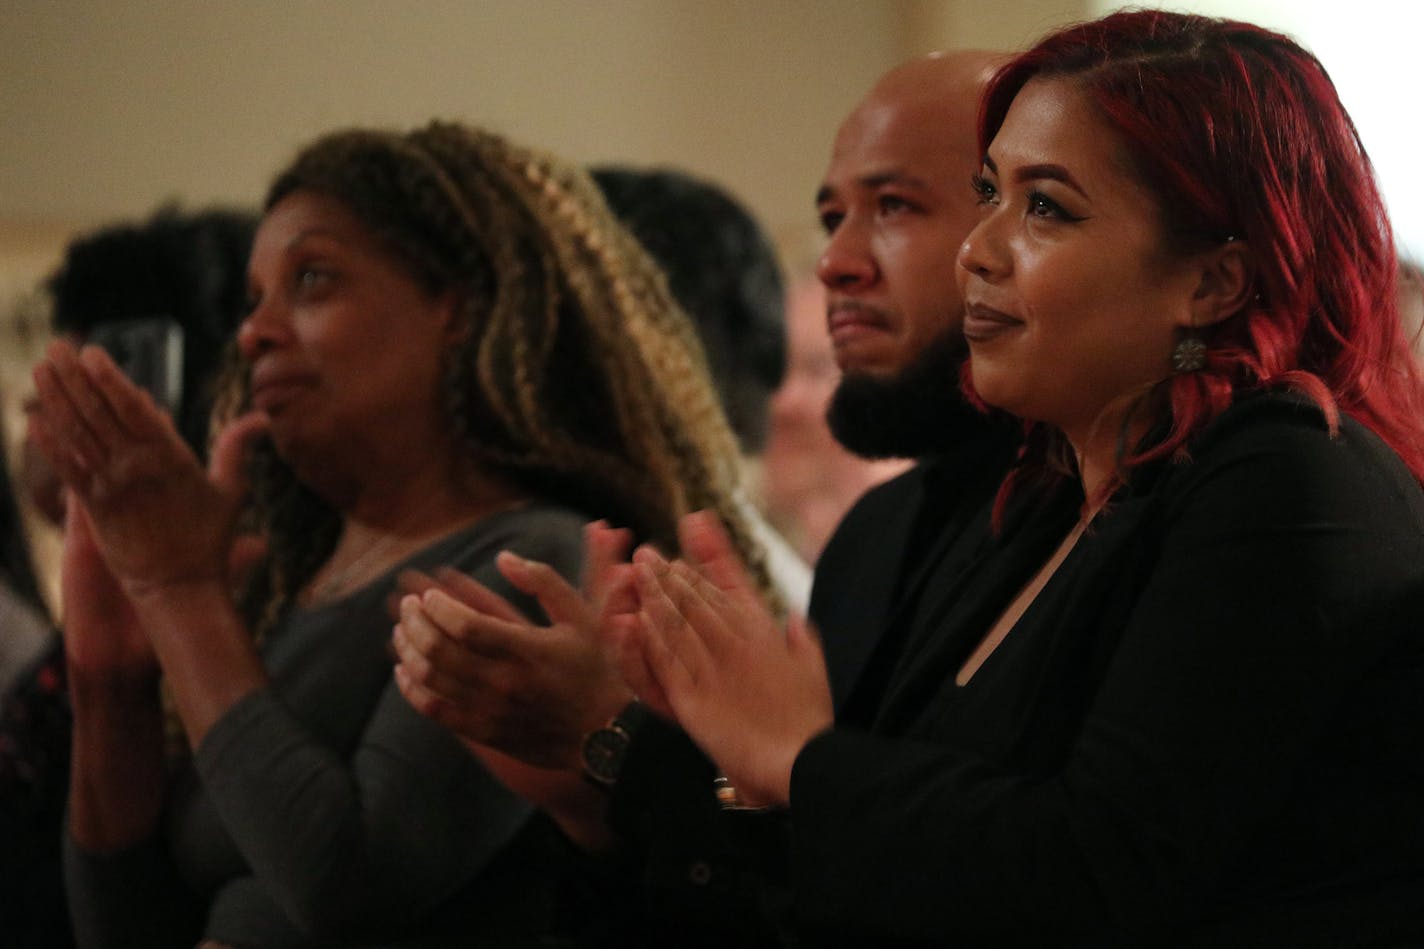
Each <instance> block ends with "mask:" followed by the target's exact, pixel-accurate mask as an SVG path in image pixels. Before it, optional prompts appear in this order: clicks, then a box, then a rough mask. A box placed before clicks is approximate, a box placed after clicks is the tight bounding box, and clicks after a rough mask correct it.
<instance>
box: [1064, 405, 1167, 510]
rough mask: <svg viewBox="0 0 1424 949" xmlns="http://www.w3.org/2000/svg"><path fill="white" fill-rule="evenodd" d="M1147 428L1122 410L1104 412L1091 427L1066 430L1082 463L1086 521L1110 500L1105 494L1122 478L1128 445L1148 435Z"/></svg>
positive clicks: (1079, 464)
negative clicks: (1125, 426)
mask: <svg viewBox="0 0 1424 949" xmlns="http://www.w3.org/2000/svg"><path fill="white" fill-rule="evenodd" d="M1124 423H1126V424H1127V429H1126V430H1124V428H1123V426H1124ZM1147 427H1148V423H1147V422H1146V421H1143V420H1140V419H1139V420H1135V421H1128V420H1127V418H1126V416H1125V414H1124V413H1123V412H1121V411H1119V412H1111V411H1104V412H1102V413H1100V414H1099V415H1098V416H1097V417H1096V418H1095V419H1094V420H1093V421H1092V422H1090V423H1089V424H1087V425H1084V426H1081V427H1078V428H1073V429H1069V428H1064V429H1063V434H1064V436H1065V437H1066V438H1067V439H1068V443H1069V444H1070V445H1071V446H1072V447H1073V455H1074V457H1075V458H1076V459H1077V462H1078V480H1079V482H1080V483H1081V485H1082V488H1083V497H1084V499H1085V504H1086V506H1085V508H1084V511H1083V518H1084V520H1090V519H1091V518H1092V517H1093V515H1095V514H1097V512H1098V511H1099V510H1101V508H1102V506H1103V504H1104V503H1105V501H1106V500H1107V499H1106V497H1105V496H1104V491H1105V489H1107V488H1109V487H1110V486H1111V485H1112V483H1113V480H1114V479H1115V478H1116V477H1117V475H1118V471H1119V468H1120V456H1121V452H1122V445H1123V444H1124V442H1125V443H1126V444H1128V445H1134V444H1136V443H1137V442H1138V441H1139V440H1140V439H1141V438H1142V437H1143V436H1144V435H1146V433H1147Z"/></svg>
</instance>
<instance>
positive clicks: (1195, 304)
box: [1185, 240, 1256, 329]
mask: <svg viewBox="0 0 1424 949" xmlns="http://www.w3.org/2000/svg"><path fill="white" fill-rule="evenodd" d="M1197 273H1198V275H1199V279H1198V282H1197V287H1196V290H1195V291H1194V292H1193V294H1192V299H1191V303H1190V305H1189V306H1188V307H1187V310H1186V314H1187V316H1188V318H1189V319H1190V322H1189V323H1188V324H1187V325H1186V327H1185V328H1188V329H1192V328H1198V329H1199V328H1201V327H1203V326H1211V325H1212V324H1214V323H1220V322H1221V321H1222V320H1224V319H1227V318H1228V317H1231V316H1235V315H1236V314H1237V313H1240V312H1241V311H1242V310H1243V309H1245V308H1246V304H1247V302H1248V301H1249V300H1250V299H1251V294H1252V293H1254V292H1255V284H1256V262H1255V259H1254V258H1253V257H1252V256H1251V249H1250V248H1249V247H1247V246H1246V242H1245V241H1239V240H1229V241H1227V242H1226V243H1225V244H1220V245H1217V246H1215V247H1212V248H1211V249H1210V250H1207V251H1205V252H1203V253H1202V254H1201V256H1200V257H1198V270H1197Z"/></svg>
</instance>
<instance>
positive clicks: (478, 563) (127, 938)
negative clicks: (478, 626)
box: [66, 505, 584, 949]
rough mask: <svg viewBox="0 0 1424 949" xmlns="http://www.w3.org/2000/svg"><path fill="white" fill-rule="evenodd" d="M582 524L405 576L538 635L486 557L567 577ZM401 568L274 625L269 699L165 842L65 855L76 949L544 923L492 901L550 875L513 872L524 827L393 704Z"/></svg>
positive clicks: (529, 521)
mask: <svg viewBox="0 0 1424 949" xmlns="http://www.w3.org/2000/svg"><path fill="white" fill-rule="evenodd" d="M583 521H584V517H583V516H581V515H579V514H577V513H574V512H572V511H569V510H566V509H562V508H556V507H551V506H538V505H536V506H530V507H526V508H522V509H519V510H514V511H508V512H504V513H501V514H498V515H494V516H492V517H489V518H487V519H485V520H483V521H481V522H480V523H478V524H476V525H474V526H473V527H471V528H469V529H467V530H464V531H462V532H460V533H458V534H455V535H452V536H450V537H447V538H445V539H444V540H441V541H439V542H437V543H436V544H434V545H432V546H431V547H429V548H427V549H426V550H424V551H422V552H420V553H418V554H416V555H415V556H413V557H412V558H410V559H409V560H408V561H407V562H406V563H405V564H403V565H402V567H401V568H403V567H406V566H413V567H422V568H431V567H434V566H437V565H441V564H448V565H451V566H454V567H457V568H459V569H461V570H463V571H465V572H466V573H469V574H471V575H472V576H474V577H476V578H477V579H479V580H480V581H481V582H483V583H485V584H486V585H488V586H490V587H491V588H493V589H495V590H497V591H498V592H500V593H502V594H504V595H506V596H508V597H510V598H511V599H512V600H513V601H514V602H516V603H518V604H520V605H521V606H523V607H525V608H526V609H527V610H529V611H531V612H532V613H533V614H534V615H538V613H537V608H535V607H533V606H532V605H531V604H530V603H529V602H528V601H527V600H524V599H523V598H521V597H519V596H518V595H517V594H515V593H514V592H513V590H512V589H511V588H510V587H509V586H508V585H507V584H506V583H505V582H504V581H503V579H502V578H501V577H500V576H499V575H498V573H497V572H496V571H495V569H494V556H495V554H497V553H498V552H499V551H501V550H506V549H509V550H514V551H516V552H518V553H520V554H522V555H524V556H527V557H531V558H533V559H537V560H542V561H544V562H546V563H549V564H551V565H553V566H554V567H555V568H556V569H558V570H559V571H560V572H561V573H563V574H564V575H565V576H570V577H572V576H574V575H576V573H577V571H578V568H579V563H580V559H581V543H582V524H583ZM401 568H397V569H393V570H392V571H391V572H390V573H388V574H387V575H386V576H384V577H382V578H381V579H379V580H377V581H375V582H374V583H372V584H370V585H369V586H367V587H365V588H364V589H362V590H359V591H357V592H356V593H354V594H352V595H351V596H349V597H346V598H344V599H342V600H339V601H336V602H333V603H330V604H324V605H322V606H320V607H315V608H311V609H305V610H297V611H294V612H292V613H291V614H290V615H288V616H287V617H286V618H285V619H284V620H283V621H282V622H281V623H280V624H278V626H277V627H276V628H275V629H274V630H273V632H272V635H271V636H269V637H268V639H267V642H266V644H265V645H264V647H263V658H264V661H265V664H266V666H267V669H268V673H269V675H270V677H271V682H270V684H269V685H268V686H267V687H265V688H263V689H261V690H259V691H257V692H255V693H253V694H251V695H249V696H247V697H245V698H244V699H243V700H242V701H240V702H239V703H238V704H237V705H235V706H234V707H233V708H232V709H230V710H229V711H228V712H227V714H226V715H224V716H223V718H222V719H221V720H219V721H218V722H217V723H216V724H215V725H214V726H213V728H212V729H211V730H210V731H209V733H208V734H207V736H206V737H205V739H204V740H203V743H202V744H201V745H200V746H199V747H198V749H197V750H196V752H195V754H194V756H193V760H192V761H191V762H186V763H185V764H184V766H183V767H182V768H181V770H180V771H179V772H178V773H177V774H176V775H175V776H174V779H173V784H172V800H171V801H170V802H169V805H168V808H167V811H166V815H165V818H164V823H163V826H162V833H161V834H159V835H155V838H154V839H151V840H149V841H146V842H144V843H142V844H140V845H137V846H135V847H133V848H131V849H128V850H125V851H123V852H121V853H118V854H113V855H106V856H99V855H95V854H88V853H85V852H83V851H81V850H79V848H78V847H77V846H75V845H74V844H73V842H72V841H70V842H69V844H68V846H67V853H66V877H67V884H68V887H69V900H70V906H71V913H72V915H73V916H74V919H75V924H76V929H77V932H78V935H79V938H80V942H81V945H83V946H85V947H98V946H120V945H126V946H127V945H143V946H149V947H155V949H158V947H163V946H184V947H188V946H192V945H193V944H194V943H195V942H196V941H197V940H198V939H199V938H200V936H201V937H202V938H208V939H214V940H218V941H220V942H223V943H228V944H230V945H233V946H238V947H245V946H252V947H256V946H262V947H277V946H284V947H285V946H292V947H296V946H318V945H332V944H342V945H349V944H353V943H357V944H382V945H401V946H437V945H447V944H461V945H469V944H471V942H472V941H477V939H476V937H478V936H479V935H480V932H481V928H482V926H489V927H493V928H496V929H500V928H504V929H507V930H509V931H510V932H514V931H518V930H520V929H521V928H522V927H523V926H524V923H523V922H521V921H519V920H518V919H514V917H517V916H519V915H520V914H521V913H524V914H526V915H527V916H528V918H529V919H532V918H533V917H535V916H537V915H538V909H537V908H529V907H523V908H516V907H515V903H517V901H518V900H519V899H522V898H524V897H525V895H526V894H525V892H523V891H528V890H530V886H528V885H522V886H521V892H520V894H519V896H517V897H516V896H510V897H509V898H508V899H506V898H505V897H504V896H501V895H500V894H506V891H509V890H510V889H511V887H512V886H513V884H512V882H511V881H512V880H514V879H516V878H521V877H520V874H519V873H515V872H513V871H510V870H509V868H508V867H507V866H505V865H508V864H511V863H512V864H513V865H516V866H517V867H521V868H523V871H530V868H531V867H548V866H549V861H548V860H546V859H544V857H543V856H539V857H529V856H527V855H525V856H521V855H518V854H514V855H511V854H509V853H508V851H511V850H515V851H518V850H520V849H521V848H523V849H528V846H529V838H530V834H529V833H528V831H529V826H528V825H529V817H530V809H529V807H528V806H527V805H526V804H525V803H524V802H523V801H521V800H519V799H518V798H517V797H515V796H514V795H512V794H510V793H509V792H508V791H506V790H505V789H504V788H503V787H501V786H500V785H498V784H497V783H496V782H495V781H494V779H493V778H491V777H490V776H489V775H487V774H486V773H485V772H484V770H483V769H482V768H481V766H480V765H479V764H478V762H477V761H476V760H475V759H474V757H473V756H471V755H470V754H469V753H468V752H467V751H466V750H465V748H464V747H463V746H462V745H461V744H460V743H459V741H458V740H456V739H455V738H454V737H453V736H452V735H451V734H450V733H449V732H447V731H446V730H445V729H444V728H443V727H441V726H439V725H436V724H434V723H433V722H430V721H428V720H427V719H425V718H423V717H421V716H420V715H418V714H417V713H416V712H415V711H414V710H413V709H412V708H411V707H410V706H409V705H408V704H407V703H406V702H405V700H404V699H403V698H402V696H401V695H400V693H399V691H398V689H397V688H396V686H395V684H394V680H393V677H392V675H391V666H392V659H391V655H390V653H389V640H390V635H391V628H392V620H391V619H390V617H389V615H388V614H387V612H386V608H385V603H384V601H385V598H386V596H387V595H388V594H389V593H390V592H391V590H392V588H393V585H394V582H395V576H396V574H397V573H398V572H399V569H401ZM517 835H518V836H519V837H520V840H521V841H523V843H520V844H516V846H514V847H513V848H511V846H510V845H511V842H512V841H515V838H516V836H517ZM495 865H499V866H500V867H502V868H503V869H498V870H496V869H495ZM486 870H489V871H490V872H489V873H485V874H484V879H481V875H482V873H483V872H484V871H486ZM524 875H525V877H527V876H528V872H525V874H524ZM525 883H526V884H527V883H528V880H527V879H525ZM535 889H537V887H535ZM521 918H522V917H521ZM512 919H513V920H514V921H511V920H512ZM531 925H532V923H531Z"/></svg>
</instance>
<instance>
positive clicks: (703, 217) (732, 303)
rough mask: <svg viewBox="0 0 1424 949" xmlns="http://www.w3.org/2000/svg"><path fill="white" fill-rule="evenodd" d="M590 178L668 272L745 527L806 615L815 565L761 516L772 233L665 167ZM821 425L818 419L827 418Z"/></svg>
mask: <svg viewBox="0 0 1424 949" xmlns="http://www.w3.org/2000/svg"><path fill="white" fill-rule="evenodd" d="M592 175H593V180H594V181H595V182H597V184H598V187H599V189H600V190H602V192H603V196H604V198H605V199H606V200H607V201H608V206H609V207H610V208H612V209H613V213H614V214H615V215H617V216H618V219H619V220H620V221H621V222H622V223H623V226H624V227H627V228H628V229H629V230H630V231H632V232H633V236H634V237H636V238H638V242H639V243H640V244H642V245H643V247H644V248H646V249H647V251H648V253H649V254H651V255H652V257H653V260H655V261H656V262H657V264H658V266H659V267H660V268H662V271H663V273H665V274H666V275H667V280H668V288H669V289H670V290H671V291H672V295H673V298H674V299H676V300H677V302H678V304H679V305H680V306H681V307H682V308H683V309H684V310H686V311H687V314H688V315H689V316H691V317H692V321H693V323H695V324H696V325H697V335H698V337H699V339H700V340H701V342H702V348H703V349H704V350H705V351H706V353H707V364H708V368H709V369H710V371H711V373H712V381H713V383H714V384H715V385H716V386H717V394H718V396H719V397H720V398H721V400H722V408H723V409H724V410H725V411H726V413H727V419H728V421H729V422H730V423H731V425H732V431H733V432H734V433H735V434H736V436H737V443H738V444H739V445H740V446H741V449H742V457H743V459H744V460H745V461H746V468H747V470H746V475H747V484H748V494H749V495H759V496H760V497H757V496H748V497H747V498H746V499H745V501H746V503H745V505H744V507H745V511H746V515H747V520H748V523H749V524H751V526H752V529H753V530H754V531H755V532H756V537H757V541H758V542H759V543H760V544H761V545H762V547H763V548H764V549H765V550H766V555H767V567H768V569H769V570H770V571H771V577H772V582H773V583H775V584H776V587H777V589H778V590H779V591H780V593H781V595H782V598H783V599H784V601H785V602H786V604H787V606H789V607H791V608H793V609H795V610H797V611H800V612H805V609H806V605H807V603H808V602H809V600H810V596H811V568H810V567H809V566H808V562H807V560H805V559H804V558H803V557H801V556H800V555H799V554H798V553H797V551H795V550H793V549H792V548H791V546H789V545H788V544H787V542H786V540H785V539H783V537H782V536H781V535H780V534H779V533H777V531H776V530H775V529H773V526H772V525H771V524H769V523H768V522H767V520H766V519H765V518H764V517H763V516H762V514H761V513H760V508H761V506H762V504H761V498H762V497H765V498H767V500H768V501H769V491H770V489H771V484H770V478H769V473H768V472H766V470H765V469H766V465H765V464H764V463H763V460H764V458H765V455H766V453H767V452H768V451H769V450H770V440H771V439H770V435H769V420H770V414H771V406H772V394H773V392H775V391H777V387H778V385H780V384H781V383H782V381H783V378H784V372H785V367H786V356H787V341H786V320H785V311H784V298H783V290H782V279H781V267H780V265H779V264H778V262H777V259H776V251H775V249H774V248H773V247H772V245H771V241H770V239H769V238H768V237H767V236H766V233H765V232H764V231H763V230H762V228H761V225H759V224H758V223H757V221H756V218H754V217H753V216H752V215H751V213H750V212H749V211H747V209H746V208H744V207H743V206H742V205H741V204H740V203H739V202H738V201H737V200H736V199H735V198H734V197H733V196H732V195H731V194H729V193H728V192H727V191H725V190H724V189H722V188H720V187H718V186H716V185H714V184H711V183H710V182H707V181H703V180H700V179H698V178H695V177H693V176H691V175H688V174H685V173H683V172H679V171H672V170H669V169H658V170H643V169H637V168H625V167H604V168H594V169H593V170H592ZM823 424H824V423H823Z"/></svg>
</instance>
